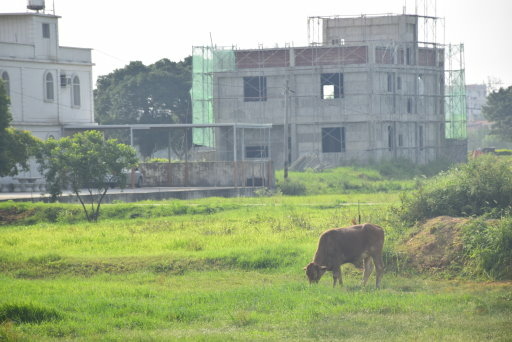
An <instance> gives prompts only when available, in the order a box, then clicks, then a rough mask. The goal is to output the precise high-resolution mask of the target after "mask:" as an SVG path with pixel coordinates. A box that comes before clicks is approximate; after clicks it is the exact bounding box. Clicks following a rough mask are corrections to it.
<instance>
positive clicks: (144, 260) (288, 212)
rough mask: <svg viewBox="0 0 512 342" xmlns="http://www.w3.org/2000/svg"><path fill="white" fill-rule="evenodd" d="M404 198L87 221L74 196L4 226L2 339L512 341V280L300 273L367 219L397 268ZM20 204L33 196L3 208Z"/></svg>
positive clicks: (197, 205)
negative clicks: (397, 211)
mask: <svg viewBox="0 0 512 342" xmlns="http://www.w3.org/2000/svg"><path fill="white" fill-rule="evenodd" d="M397 201H398V194H397V193H379V194H371V195H369V194H354V195H322V196H305V197H286V196H275V197H269V198H263V197H261V198H237V199H219V198H210V199H202V200H194V201H169V202H148V203H139V204H130V205H128V204H111V205H105V206H104V208H103V210H104V216H103V218H102V219H101V220H100V222H98V223H96V224H92V223H86V222H84V221H83V219H82V220H80V219H76V218H75V216H77V215H79V214H76V213H77V211H75V210H76V208H75V207H74V206H72V205H64V206H63V205H55V207H52V206H51V205H45V207H44V208H43V207H42V208H43V209H45V210H47V208H57V207H59V206H60V207H59V208H64V209H65V210H63V211H62V210H61V211H59V212H58V214H57V215H56V216H55V217H54V219H51V220H49V219H48V220H46V219H44V218H43V216H40V219H38V222H34V221H31V220H29V219H28V220H27V221H26V222H25V223H24V224H21V225H20V224H14V223H13V224H6V225H3V226H0V321H1V322H3V323H1V324H0V340H13V341H15V340H21V341H24V340H27V341H46V340H48V341H52V340H62V341H75V340H76V341H91V340H110V341H126V340H135V341H168V340H190V341H197V340H202V341H227V340H236V341H265V340H266V341H308V340H326V341H329V340H349V341H363V340H364V341H368V340H372V341H410V340H417V341H432V340H436V341H482V340H493V341H510V340H511V336H512V328H511V326H512V284H511V283H510V282H474V281H470V280H464V279H456V280H454V279H452V280H443V279H433V278H429V277H428V276H426V275H415V274H412V273H408V272H407V271H406V270H401V269H400V268H397V267H396V265H394V267H388V271H387V272H386V274H385V275H384V279H383V283H382V285H383V288H382V289H380V290H376V289H375V286H374V277H372V278H371V283H370V285H369V286H367V287H366V288H362V287H361V286H360V278H361V272H360V270H358V269H356V268H354V267H353V266H351V265H346V266H344V268H343V272H344V281H345V287H344V288H335V289H333V288H332V286H331V283H332V278H331V277H330V274H328V275H326V276H325V277H324V278H323V279H322V280H321V281H320V284H318V285H317V286H310V285H309V284H308V283H307V281H306V277H305V275H304V271H303V269H302V268H303V266H305V265H306V264H307V263H308V262H309V261H310V260H311V258H312V256H313V254H314V251H315V248H316V243H317V240H318V236H319V234H320V233H321V232H322V231H324V230H325V229H327V228H329V227H333V226H344V225H349V224H350V221H351V220H353V219H356V218H357V217H358V215H361V218H362V220H363V221H372V222H375V223H378V224H380V225H382V226H383V227H384V228H385V229H386V233H387V241H386V256H388V260H387V261H388V263H389V264H390V263H391V261H390V260H389V256H390V255H393V253H392V251H393V250H394V246H396V245H397V244H400V243H401V242H402V239H403V236H404V232H403V231H402V230H401V229H402V228H400V227H396V226H393V224H392V223H391V222H393V220H392V217H390V216H391V214H390V211H389V210H388V206H389V205H390V204H393V203H396V202H397ZM8 206H18V209H19V210H21V209H22V207H23V206H24V204H16V205H15V204H12V203H11V204H3V205H2V206H0V209H2V208H6V207H8ZM26 206H32V207H30V208H31V209H30V210H36V209H37V207H38V206H37V205H36V206H33V205H28V204H27V205H26ZM128 207H129V208H130V210H128V209H127V208H128ZM27 208H28V207H26V208H25V209H27ZM34 208H36V209H34ZM134 208H135V209H134ZM40 209H41V208H40ZM134 210H135V213H136V215H134ZM78 213H80V212H79V211H78ZM44 217H45V216H44ZM52 217H53V216H52ZM130 217H132V218H130Z"/></svg>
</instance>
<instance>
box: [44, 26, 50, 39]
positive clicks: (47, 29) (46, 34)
mask: <svg viewBox="0 0 512 342" xmlns="http://www.w3.org/2000/svg"><path fill="white" fill-rule="evenodd" d="M43 38H50V24H47V23H43Z"/></svg>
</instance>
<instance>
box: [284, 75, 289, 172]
mask: <svg viewBox="0 0 512 342" xmlns="http://www.w3.org/2000/svg"><path fill="white" fill-rule="evenodd" d="M289 90H290V89H289V87H288V80H286V84H285V88H284V125H283V129H284V141H283V154H284V179H288V96H289Z"/></svg>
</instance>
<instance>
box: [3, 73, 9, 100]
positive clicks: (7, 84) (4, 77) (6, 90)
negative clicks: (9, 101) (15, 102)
mask: <svg viewBox="0 0 512 342" xmlns="http://www.w3.org/2000/svg"><path fill="white" fill-rule="evenodd" d="M2 80H3V81H4V87H5V93H6V94H7V96H8V97H11V85H10V83H9V74H8V73H7V71H4V72H2Z"/></svg>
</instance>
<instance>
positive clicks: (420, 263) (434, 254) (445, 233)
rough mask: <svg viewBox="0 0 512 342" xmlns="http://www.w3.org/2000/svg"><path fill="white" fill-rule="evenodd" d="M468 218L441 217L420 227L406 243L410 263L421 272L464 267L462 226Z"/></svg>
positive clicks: (405, 247)
mask: <svg viewBox="0 0 512 342" xmlns="http://www.w3.org/2000/svg"><path fill="white" fill-rule="evenodd" d="M467 222H468V219H465V218H455V217H449V216H439V217H436V218H433V219H430V220H428V221H426V222H424V223H422V224H420V225H419V226H418V231H417V233H415V234H414V235H413V236H412V237H411V238H410V239H409V240H408V241H407V242H406V243H405V245H404V246H403V252H405V253H406V254H407V255H408V259H409V263H410V265H411V266H412V267H413V268H416V269H417V270H419V271H434V272H435V271H444V270H449V269H451V270H457V269H460V268H461V267H462V266H463V257H462V247H463V246H462V236H461V235H462V232H461V229H462V227H463V226H464V224H465V223H467Z"/></svg>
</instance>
